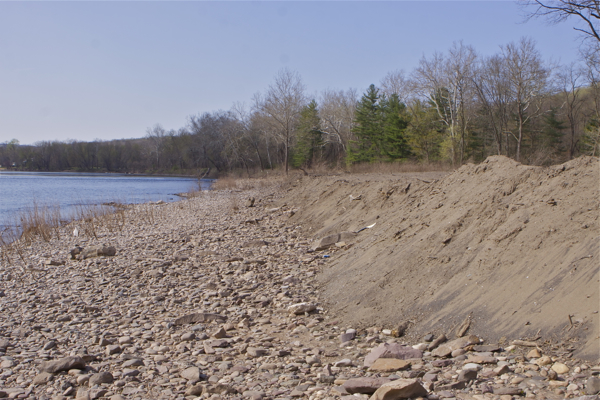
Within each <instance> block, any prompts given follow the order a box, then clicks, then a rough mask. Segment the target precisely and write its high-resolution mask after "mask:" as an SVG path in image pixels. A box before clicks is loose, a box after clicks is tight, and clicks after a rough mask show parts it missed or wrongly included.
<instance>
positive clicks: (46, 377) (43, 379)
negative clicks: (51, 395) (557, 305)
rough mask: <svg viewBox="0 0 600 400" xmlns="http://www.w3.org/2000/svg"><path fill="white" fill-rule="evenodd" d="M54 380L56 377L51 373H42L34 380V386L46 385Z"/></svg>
mask: <svg viewBox="0 0 600 400" xmlns="http://www.w3.org/2000/svg"><path fill="white" fill-rule="evenodd" d="M53 378H54V375H53V374H51V373H50V372H42V373H39V374H37V375H36V376H35V378H33V384H34V385H35V386H37V385H45V384H46V383H48V382H50V381H51V380H52V379H53Z"/></svg>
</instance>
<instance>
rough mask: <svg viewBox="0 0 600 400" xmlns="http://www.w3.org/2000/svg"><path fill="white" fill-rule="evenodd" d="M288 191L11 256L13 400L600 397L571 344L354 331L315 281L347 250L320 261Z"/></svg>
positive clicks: (2, 290) (230, 200) (128, 223)
mask: <svg viewBox="0 0 600 400" xmlns="http://www.w3.org/2000/svg"><path fill="white" fill-rule="evenodd" d="M282 193H285V190H283V191H282V190H281V189H280V188H278V187H268V186H266V187H263V188H260V189H251V190H245V191H230V190H223V191H209V192H201V193H199V195H198V196H197V197H191V198H188V199H185V200H182V201H180V202H177V203H170V204H153V203H148V204H141V205H135V206H131V207H128V208H126V209H125V210H123V211H122V212H121V213H120V214H119V217H118V218H113V219H112V220H111V222H104V223H97V224H96V225H94V226H93V227H90V226H89V225H88V226H87V228H86V226H85V224H83V223H78V222H76V223H73V224H71V225H69V226H66V227H65V228H64V229H63V230H62V233H61V235H60V238H56V237H55V238H53V239H52V240H50V241H49V242H45V241H42V240H39V241H36V242H34V243H32V244H31V245H29V246H26V245H24V244H23V245H22V246H17V245H15V246H13V247H14V248H15V249H17V248H18V251H16V250H13V251H11V252H10V253H9V254H8V258H7V257H5V258H4V259H3V260H2V261H1V268H0V296H1V297H0V360H1V364H0V397H8V398H28V399H57V400H58V399H73V398H75V399H108V398H110V399H113V400H118V399H184V398H186V399H196V398H202V399H208V398H211V399H291V398H306V399H338V398H346V399H352V400H355V399H361V398H364V399H368V398H371V399H381V400H383V399H386V400H387V399H400V398H423V399H431V400H435V399H440V398H449V399H452V398H458V399H476V400H484V399H501V400H509V399H513V398H521V397H527V398H538V399H562V398H580V399H582V400H583V399H585V400H592V399H598V398H599V397H598V396H596V394H597V393H598V392H599V391H600V377H599V376H598V374H599V373H600V365H598V363H597V361H596V362H590V361H581V360H577V359H575V358H573V357H572V356H571V352H570V351H569V348H568V345H565V344H564V343H563V344H556V345H548V344H546V345H541V344H539V343H540V341H538V342H536V341H535V340H534V341H527V340H516V341H515V339H519V338H516V337H515V338H507V340H506V341H505V342H504V343H502V344H499V343H488V342H487V341H486V338H485V337H477V336H473V335H469V334H468V333H466V332H467V330H466V329H468V326H467V328H466V329H465V332H459V335H456V334H455V332H454V331H452V332H446V333H445V334H444V335H440V334H436V335H432V334H429V335H425V336H422V337H418V338H410V339H409V338H408V337H406V336H403V330H404V329H406V326H404V327H403V326H397V327H395V326H392V324H393V322H390V324H389V326H372V327H368V328H362V327H358V326H346V325H343V324H342V323H340V320H339V319H338V318H336V315H334V314H332V313H331V311H330V310H328V309H327V308H325V307H324V304H325V303H324V302H323V300H322V298H321V297H320V291H319V284H318V281H317V279H316V277H317V275H318V274H319V273H320V272H321V271H322V270H323V269H324V268H327V265H328V263H330V262H331V260H332V258H334V257H335V254H336V251H338V250H339V248H341V246H342V245H343V244H340V245H339V246H337V247H336V246H335V245H334V246H332V247H330V248H329V249H328V250H326V251H315V250H314V249H315V247H317V246H318V245H319V242H318V241H317V240H314V238H308V237H303V234H302V232H305V230H303V228H302V226H301V225H299V224H298V222H297V220H296V219H294V218H293V215H294V214H295V213H296V212H297V211H298V210H297V209H296V208H293V207H291V206H290V207H288V206H285V205H282V202H281V198H282V196H283V194H282ZM249 199H255V200H249ZM76 226H77V228H78V235H77V236H74V235H73V230H74V229H75V227H76ZM338 244H339V243H338ZM461 333H462V334H461ZM533 339H535V338H533Z"/></svg>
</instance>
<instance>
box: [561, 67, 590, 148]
mask: <svg viewBox="0 0 600 400" xmlns="http://www.w3.org/2000/svg"><path fill="white" fill-rule="evenodd" d="M584 78H585V76H584V71H583V70H582V69H581V68H579V67H577V66H576V65H575V64H574V63H572V64H570V65H568V66H564V67H563V68H562V69H561V70H560V71H559V73H558V74H557V83H558V89H559V96H560V97H561V100H562V106H561V108H562V109H563V112H564V114H565V116H566V117H567V121H568V122H569V159H572V158H573V157H575V152H576V150H577V145H578V142H579V134H580V129H579V128H580V125H581V122H582V121H581V119H582V113H583V105H584V101H585V99H584V97H583V90H582V87H583V85H584Z"/></svg>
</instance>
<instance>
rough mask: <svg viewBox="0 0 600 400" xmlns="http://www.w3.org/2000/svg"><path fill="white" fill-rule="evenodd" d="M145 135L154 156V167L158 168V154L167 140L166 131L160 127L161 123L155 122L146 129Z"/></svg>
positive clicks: (159, 154)
mask: <svg viewBox="0 0 600 400" xmlns="http://www.w3.org/2000/svg"><path fill="white" fill-rule="evenodd" d="M146 137H147V138H148V139H149V141H150V144H151V145H152V149H153V152H154V154H155V156H156V168H159V167H160V156H161V154H162V151H163V148H164V147H165V142H166V140H167V131H166V130H165V128H163V127H162V125H160V124H156V125H154V126H153V127H152V128H148V129H146Z"/></svg>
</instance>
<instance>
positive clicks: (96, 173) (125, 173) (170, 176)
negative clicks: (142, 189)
mask: <svg viewBox="0 0 600 400" xmlns="http://www.w3.org/2000/svg"><path fill="white" fill-rule="evenodd" d="M0 171H1V172H15V173H23V174H47V175H51V174H73V175H92V174H93V175H122V176H136V177H145V176H148V177H165V178H192V179H197V178H198V176H197V175H177V174H143V173H135V172H85V171H21V170H19V171H15V170H11V169H7V168H0ZM202 179H207V180H210V179H211V178H202Z"/></svg>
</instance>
